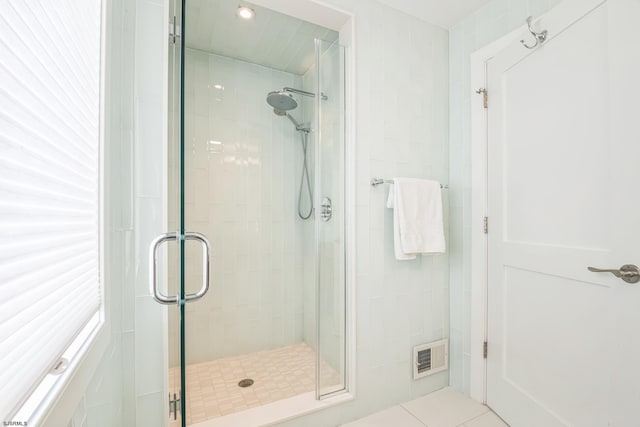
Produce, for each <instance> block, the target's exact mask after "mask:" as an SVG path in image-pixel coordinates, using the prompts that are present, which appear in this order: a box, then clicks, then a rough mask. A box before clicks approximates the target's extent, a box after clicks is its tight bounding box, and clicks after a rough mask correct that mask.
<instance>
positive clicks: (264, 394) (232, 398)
mask: <svg viewBox="0 0 640 427" xmlns="http://www.w3.org/2000/svg"><path fill="white" fill-rule="evenodd" d="M178 374H179V372H177V369H175V368H172V369H170V370H169V386H170V389H171V390H173V389H174V388H173V385H174V384H173V382H174V381H179V377H177V375H178ZM174 377H175V378H174ZM245 378H251V379H253V381H254V383H253V385H252V386H250V387H247V388H242V387H239V386H238V382H239V381H240V380H242V379H245ZM314 389H315V351H314V350H313V349H312V348H311V347H309V346H308V345H307V344H305V343H300V344H295V345H291V346H287V347H281V348H277V349H275V350H266V351H260V352H256V353H251V354H245V355H240V356H234V357H228V358H224V359H218V360H213V361H210V362H204V363H196V364H192V365H188V366H187V405H186V406H187V408H186V409H187V424H195V423H198V422H201V421H205V420H208V419H211V418H216V417H220V416H222V415H228V414H231V413H234V412H239V411H243V410H245V409H249V408H253V407H255V406H260V405H264V404H266V403H271V402H275V401H276V400H280V399H286V398H288V397H292V396H295V395H298V394H301V393H306V392H309V391H312V390H314ZM177 425H178V424H176V423H174V422H171V423H170V426H171V427H174V426H177Z"/></svg>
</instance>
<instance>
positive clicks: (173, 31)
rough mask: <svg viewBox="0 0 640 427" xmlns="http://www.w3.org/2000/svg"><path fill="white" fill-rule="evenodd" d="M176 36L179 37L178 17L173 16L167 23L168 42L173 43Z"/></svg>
mask: <svg viewBox="0 0 640 427" xmlns="http://www.w3.org/2000/svg"><path fill="white" fill-rule="evenodd" d="M178 38H180V25H179V24H178V18H176V17H175V16H174V17H173V18H172V19H171V22H170V23H169V43H172V44H175V43H176V39H178Z"/></svg>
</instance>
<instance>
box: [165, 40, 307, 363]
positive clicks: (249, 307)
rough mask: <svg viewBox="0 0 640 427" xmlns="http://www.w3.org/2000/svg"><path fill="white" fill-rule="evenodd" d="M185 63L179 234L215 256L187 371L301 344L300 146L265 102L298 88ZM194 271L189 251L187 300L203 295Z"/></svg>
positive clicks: (206, 59) (268, 72)
mask: <svg viewBox="0 0 640 427" xmlns="http://www.w3.org/2000/svg"><path fill="white" fill-rule="evenodd" d="M185 61H186V67H185V74H186V75H185V125H186V129H185V215H186V216H185V223H186V226H185V227H186V229H187V230H188V231H198V232H201V233H204V234H205V235H206V236H208V238H209V240H210V241H211V244H212V251H213V257H212V269H213V274H212V281H211V289H210V291H209V293H208V294H207V295H206V296H205V297H204V298H203V299H202V300H200V301H198V302H197V303H196V304H189V305H188V306H187V320H186V321H187V324H188V327H187V336H186V345H187V350H186V352H187V363H197V362H203V361H208V360H213V359H217V358H220V357H228V356H234V355H239V354H245V353H250V352H254V351H260V350H266V349H272V348H276V347H282V346H286V345H291V344H294V343H298V342H301V341H302V340H303V322H304V319H303V317H304V314H303V303H302V298H303V297H302V296H303V277H302V265H303V262H302V259H303V253H304V246H305V242H304V238H303V237H304V236H303V235H302V232H301V231H302V221H301V220H300V219H298V217H297V193H298V184H299V181H298V179H299V172H298V169H299V163H300V159H299V156H300V152H301V146H300V140H299V135H298V133H297V132H296V131H295V128H294V126H293V124H292V123H291V122H290V121H289V120H288V119H287V118H285V117H280V116H277V115H275V114H274V113H273V110H272V108H271V107H270V106H269V105H268V104H267V102H266V96H267V94H268V93H269V92H271V91H274V90H280V89H282V88H283V87H285V86H288V87H300V86H301V80H302V79H301V77H300V76H298V75H295V74H291V73H286V72H282V71H277V70H274V69H271V68H266V67H262V66H258V65H255V64H250V63H247V62H243V61H238V60H234V59H230V58H226V57H222V56H218V55H214V54H210V53H206V52H202V51H198V50H193V49H187V50H186V52H185ZM301 110H302V106H300V107H299V108H298V109H296V110H293V111H292V112H291V114H292V115H294V116H296V117H297V118H298V119H299V118H301V117H302V111H301ZM173 184H175V181H173V180H172V181H171V182H170V184H169V192H170V193H171V192H174V191H175V186H174V185H173ZM175 212H176V211H175V210H170V218H169V221H170V223H175V219H176V218H175V217H172V216H171V214H173V213H175ZM170 227H171V225H170ZM310 243H312V241H308V242H307V243H306V244H307V245H309V244H310ZM200 263H201V259H200V252H199V249H195V247H194V250H191V249H190V248H188V249H187V254H186V266H187V270H186V271H187V275H186V287H187V291H188V292H189V291H191V292H194V291H196V290H197V289H198V288H199V287H200V283H201V274H200V272H201V268H200V267H199V265H200ZM173 273H174V276H175V270H174V271H173ZM170 275H171V273H170ZM171 280H175V277H173V278H171ZM172 326H173V327H175V326H177V325H176V323H175V322H170V327H172ZM170 334H172V331H171V330H170Z"/></svg>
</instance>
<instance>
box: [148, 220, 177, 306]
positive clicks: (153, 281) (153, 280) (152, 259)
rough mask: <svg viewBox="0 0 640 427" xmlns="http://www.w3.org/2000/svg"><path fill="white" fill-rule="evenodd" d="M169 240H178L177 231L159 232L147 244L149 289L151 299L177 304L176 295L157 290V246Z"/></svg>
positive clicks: (161, 302)
mask: <svg viewBox="0 0 640 427" xmlns="http://www.w3.org/2000/svg"><path fill="white" fill-rule="evenodd" d="M171 240H178V235H177V233H165V234H161V235H159V236H158V237H156V238H155V239H153V241H152V242H151V245H150V246H149V290H150V291H151V295H153V299H154V300H156V301H158V302H159V303H160V304H177V303H178V296H177V295H173V296H168V295H164V294H163V293H161V292H160V290H158V274H157V273H158V268H157V267H158V257H157V255H158V248H159V247H160V246H161V245H162V244H163V243H164V242H169V241H171Z"/></svg>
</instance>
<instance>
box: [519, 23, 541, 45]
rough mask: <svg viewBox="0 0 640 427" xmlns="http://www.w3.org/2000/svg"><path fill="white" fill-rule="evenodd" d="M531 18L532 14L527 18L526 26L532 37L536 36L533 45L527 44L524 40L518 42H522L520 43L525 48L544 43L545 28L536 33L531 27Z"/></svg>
mask: <svg viewBox="0 0 640 427" xmlns="http://www.w3.org/2000/svg"><path fill="white" fill-rule="evenodd" d="M532 20H533V16H530V17H528V18H527V27H528V28H529V32H530V33H531V34H532V35H533V37H535V38H536V43H535V44H534V45H528V44H526V43H525V42H524V40H520V43H522V45H523V46H524V47H526V48H527V49H533V48H534V47H536V46H538V45H539V44H542V43H544V41H545V40H546V39H547V30H544V31H541V32H539V33H538V32H536V31H535V30H534V29H533V28H531V21H532Z"/></svg>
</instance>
